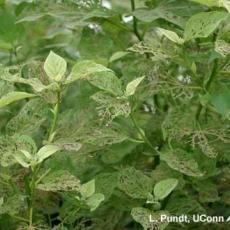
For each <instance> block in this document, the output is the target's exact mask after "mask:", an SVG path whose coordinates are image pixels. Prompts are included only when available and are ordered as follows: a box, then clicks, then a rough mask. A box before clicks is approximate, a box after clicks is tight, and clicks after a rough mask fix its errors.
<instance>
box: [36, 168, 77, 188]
mask: <svg viewBox="0 0 230 230" xmlns="http://www.w3.org/2000/svg"><path fill="white" fill-rule="evenodd" d="M38 189H41V190H44V191H78V190H79V189H80V181H79V180H78V179H77V178H76V177H75V176H74V175H72V174H70V173H69V172H68V171H65V170H58V171H55V172H52V173H50V174H48V175H47V176H46V177H45V178H44V179H43V180H42V182H41V183H40V184H38Z"/></svg>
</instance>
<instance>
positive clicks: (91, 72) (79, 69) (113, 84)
mask: <svg viewBox="0 0 230 230" xmlns="http://www.w3.org/2000/svg"><path fill="white" fill-rule="evenodd" d="M79 79H86V80H88V81H89V82H90V83H91V84H92V85H94V86H96V87H98V88H99V89H101V90H104V91H107V92H109V93H111V94H115V95H122V86H121V81H120V80H119V79H118V78H117V77H116V76H115V74H114V72H113V71H112V70H110V69H108V68H106V67H105V66H103V65H100V64H97V63H95V62H93V61H81V62H78V63H76V64H75V65H74V67H73V69H72V72H71V74H70V75H69V77H68V78H67V80H66V84H69V83H72V82H74V81H76V80H79Z"/></svg>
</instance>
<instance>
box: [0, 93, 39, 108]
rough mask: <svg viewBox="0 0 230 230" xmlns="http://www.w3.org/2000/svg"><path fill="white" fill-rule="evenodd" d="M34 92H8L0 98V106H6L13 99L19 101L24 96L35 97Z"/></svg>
mask: <svg viewBox="0 0 230 230" xmlns="http://www.w3.org/2000/svg"><path fill="white" fill-rule="evenodd" d="M35 96H36V95H35V94H31V93H26V92H10V93H7V94H6V95H4V96H3V97H2V98H0V108H2V107H4V106H7V105H9V104H11V103H13V102H15V101H19V100H22V99H25V98H30V97H35Z"/></svg>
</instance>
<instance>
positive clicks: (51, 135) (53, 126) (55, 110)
mask: <svg viewBox="0 0 230 230" xmlns="http://www.w3.org/2000/svg"><path fill="white" fill-rule="evenodd" d="M57 98H58V100H57V103H56V104H55V106H54V108H53V114H54V116H53V121H52V124H51V128H50V131H49V134H48V142H52V141H53V138H54V134H55V129H56V127H57V122H58V114H59V110H60V104H61V92H60V91H58V93H57Z"/></svg>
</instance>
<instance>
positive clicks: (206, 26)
mask: <svg viewBox="0 0 230 230" xmlns="http://www.w3.org/2000/svg"><path fill="white" fill-rule="evenodd" d="M227 17H228V13H226V12H222V11H211V12H202V13H198V14H195V15H193V16H192V17H191V18H190V19H189V20H188V21H187V24H186V26H185V32H184V38H185V40H186V41H188V40H191V39H194V38H200V37H208V36H209V35H210V34H211V33H212V32H213V31H214V30H215V29H216V28H217V27H218V25H219V24H220V23H221V22H222V21H223V20H225V19H226V18H227Z"/></svg>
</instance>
